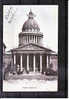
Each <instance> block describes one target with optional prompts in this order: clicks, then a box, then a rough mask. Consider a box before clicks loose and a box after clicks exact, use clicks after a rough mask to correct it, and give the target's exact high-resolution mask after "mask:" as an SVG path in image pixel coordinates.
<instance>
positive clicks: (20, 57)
mask: <svg viewBox="0 0 69 99" xmlns="http://www.w3.org/2000/svg"><path fill="white" fill-rule="evenodd" d="M20 68H21V71H22V70H23V66H22V55H21V56H20Z"/></svg>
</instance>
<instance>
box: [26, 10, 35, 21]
mask: <svg viewBox="0 0 69 99" xmlns="http://www.w3.org/2000/svg"><path fill="white" fill-rule="evenodd" d="M35 16H36V15H35V14H34V13H33V12H32V10H31V9H30V12H29V14H28V18H29V19H32V18H34V17H35Z"/></svg>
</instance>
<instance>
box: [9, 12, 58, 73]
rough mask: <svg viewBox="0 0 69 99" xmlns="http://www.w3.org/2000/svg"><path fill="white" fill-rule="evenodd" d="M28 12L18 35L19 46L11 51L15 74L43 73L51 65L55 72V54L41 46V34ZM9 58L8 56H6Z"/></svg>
mask: <svg viewBox="0 0 69 99" xmlns="http://www.w3.org/2000/svg"><path fill="white" fill-rule="evenodd" d="M34 17H35V15H34V14H33V12H32V11H31V10H30V12H29V14H28V19H27V21H25V23H24V24H23V27H22V32H20V33H19V46H18V48H14V49H12V50H11V58H10V59H11V63H12V67H11V68H13V69H15V71H16V72H17V71H18V70H20V71H23V70H25V71H27V72H40V73H41V72H42V71H43V72H45V71H46V69H47V68H49V67H50V64H51V63H52V65H53V67H52V69H53V70H55V71H57V54H56V53H55V52H54V51H52V50H51V49H48V48H45V47H43V46H42V39H43V33H41V32H40V28H39V25H38V24H37V22H36V20H35V19H34ZM8 57H9V56H8Z"/></svg>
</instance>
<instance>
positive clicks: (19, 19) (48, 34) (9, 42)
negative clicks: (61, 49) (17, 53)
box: [3, 5, 58, 53]
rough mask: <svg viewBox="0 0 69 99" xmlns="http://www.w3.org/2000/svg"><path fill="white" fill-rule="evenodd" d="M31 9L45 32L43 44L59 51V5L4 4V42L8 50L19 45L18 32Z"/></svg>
mask: <svg viewBox="0 0 69 99" xmlns="http://www.w3.org/2000/svg"><path fill="white" fill-rule="evenodd" d="M30 9H31V10H32V12H33V13H34V14H35V15H36V17H35V20H36V21H37V23H38V24H39V26H40V32H42V33H43V46H44V47H47V48H50V49H52V50H54V51H56V52H57V53H58V5H43V6H42V5H14V6H13V5H4V6H3V42H4V43H5V45H6V51H8V50H10V49H12V48H16V47H18V44H19V38H18V34H19V33H20V32H21V31H22V26H23V24H24V22H25V21H26V20H27V19H28V16H27V15H28V13H29V11H30Z"/></svg>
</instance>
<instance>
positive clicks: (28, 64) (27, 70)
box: [27, 55, 29, 71]
mask: <svg viewBox="0 0 69 99" xmlns="http://www.w3.org/2000/svg"><path fill="white" fill-rule="evenodd" d="M27 71H29V55H27Z"/></svg>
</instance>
